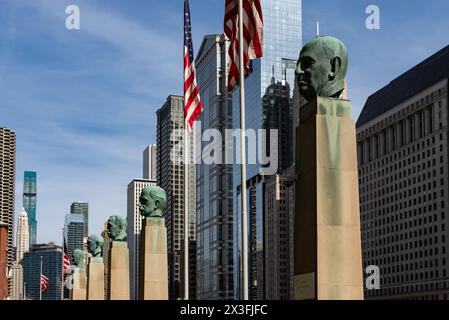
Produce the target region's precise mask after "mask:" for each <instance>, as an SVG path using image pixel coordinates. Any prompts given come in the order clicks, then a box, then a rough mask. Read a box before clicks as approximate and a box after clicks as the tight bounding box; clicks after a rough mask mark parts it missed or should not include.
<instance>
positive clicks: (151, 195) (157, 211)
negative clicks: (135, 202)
mask: <svg viewBox="0 0 449 320" xmlns="http://www.w3.org/2000/svg"><path fill="white" fill-rule="evenodd" d="M166 205H167V195H166V193H165V191H164V189H162V188H160V187H157V186H153V187H147V188H145V189H143V190H142V193H141V194H140V198H139V211H140V214H141V215H142V216H144V217H157V218H162V215H163V211H164V210H165V207H166Z"/></svg>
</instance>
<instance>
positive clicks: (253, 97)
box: [232, 0, 302, 299]
mask: <svg viewBox="0 0 449 320" xmlns="http://www.w3.org/2000/svg"><path fill="white" fill-rule="evenodd" d="M262 9H263V15H264V43H263V53H264V56H263V58H261V59H258V60H253V63H252V73H251V74H250V75H249V76H248V77H247V78H246V80H245V104H246V128H247V129H254V130H259V129H262V128H263V99H262V98H263V96H264V94H265V91H266V89H267V88H268V87H269V86H270V85H271V79H272V77H273V74H272V72H273V67H274V78H275V79H278V80H279V79H280V80H281V81H285V82H286V84H288V85H289V86H290V91H291V92H290V93H289V96H290V97H291V96H292V94H293V92H292V91H293V90H292V88H293V83H294V79H295V74H294V70H295V67H296V60H297V59H298V54H299V51H300V49H301V42H302V30H301V29H302V26H301V24H302V21H301V14H302V13H301V11H302V9H301V0H278V1H272V0H262ZM239 91H240V89H239V87H236V89H235V90H234V91H233V98H232V99H233V100H232V107H233V112H232V121H233V128H239V127H240V103H239V95H240V92H239ZM256 132H257V131H256ZM234 149H235V148H234ZM236 152H237V150H236V149H235V151H234V154H236ZM261 169H262V168H261V165H260V163H256V164H249V165H247V196H248V201H247V204H248V207H247V210H248V221H249V224H248V229H249V231H248V232H249V240H248V245H249V254H248V262H249V297H250V299H264V298H265V294H264V274H265V271H264V265H263V261H264V258H263V257H264V252H263V251H264V243H265V242H264V237H263V235H264V220H265V217H264V203H265V200H264V194H265V191H264V188H265V187H264V184H265V177H264V176H262V175H261V174H260V172H261ZM240 188H241V166H240V165H239V164H234V167H233V206H234V210H233V211H234V213H235V216H234V233H233V235H234V243H233V245H234V270H235V272H234V274H235V277H234V288H235V290H234V297H235V298H236V299H239V298H240V297H241V290H240V289H241V281H242V279H241V198H240V194H241V191H240Z"/></svg>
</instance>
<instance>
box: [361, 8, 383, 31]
mask: <svg viewBox="0 0 449 320" xmlns="http://www.w3.org/2000/svg"><path fill="white" fill-rule="evenodd" d="M365 13H366V14H368V15H369V16H368V18H366V21H365V26H366V28H367V29H368V30H379V29H380V8H379V7H378V6H376V5H369V6H368V7H367V8H366V11H365Z"/></svg>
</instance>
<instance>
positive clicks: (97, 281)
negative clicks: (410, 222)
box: [87, 257, 104, 300]
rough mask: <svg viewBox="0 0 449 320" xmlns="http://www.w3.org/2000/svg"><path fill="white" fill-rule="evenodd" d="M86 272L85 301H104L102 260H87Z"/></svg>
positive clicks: (94, 258) (100, 258)
mask: <svg viewBox="0 0 449 320" xmlns="http://www.w3.org/2000/svg"><path fill="white" fill-rule="evenodd" d="M87 270H88V271H87V300H104V263H103V258H102V257H98V258H96V257H91V258H89V265H88V269H87Z"/></svg>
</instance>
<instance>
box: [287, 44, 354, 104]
mask: <svg viewBox="0 0 449 320" xmlns="http://www.w3.org/2000/svg"><path fill="white" fill-rule="evenodd" d="M347 69H348V51H347V50H346V47H345V45H344V44H343V42H341V41H340V40H339V39H337V38H334V37H329V36H326V37H316V38H315V39H313V40H311V41H310V42H309V43H307V44H306V45H305V46H304V47H303V48H302V50H301V53H300V55H299V60H298V64H297V67H296V71H295V73H296V81H297V84H298V88H299V92H300V94H301V95H302V96H303V97H304V98H305V99H306V100H307V101H309V102H310V101H313V100H315V99H316V98H317V97H318V96H320V97H328V98H339V97H340V95H341V93H342V92H343V90H344V89H345V77H346V72H347Z"/></svg>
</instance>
